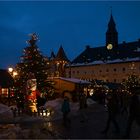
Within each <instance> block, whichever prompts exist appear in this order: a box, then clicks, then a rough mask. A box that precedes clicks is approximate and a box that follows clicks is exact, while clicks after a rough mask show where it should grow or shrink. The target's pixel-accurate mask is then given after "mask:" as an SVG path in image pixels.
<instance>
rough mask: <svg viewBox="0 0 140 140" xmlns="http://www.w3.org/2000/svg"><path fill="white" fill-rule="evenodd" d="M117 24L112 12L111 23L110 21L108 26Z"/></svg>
mask: <svg viewBox="0 0 140 140" xmlns="http://www.w3.org/2000/svg"><path fill="white" fill-rule="evenodd" d="M115 25H116V24H115V21H114V18H113V16H112V13H111V16H110V21H109V23H108V26H109V27H110V26H115Z"/></svg>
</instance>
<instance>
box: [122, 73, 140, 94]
mask: <svg viewBox="0 0 140 140" xmlns="http://www.w3.org/2000/svg"><path fill="white" fill-rule="evenodd" d="M122 85H123V86H124V88H125V90H127V91H129V92H130V93H131V90H132V89H134V88H135V87H140V78H139V76H137V75H134V74H132V75H129V76H128V78H127V79H126V80H125V81H124V82H123V83H122Z"/></svg>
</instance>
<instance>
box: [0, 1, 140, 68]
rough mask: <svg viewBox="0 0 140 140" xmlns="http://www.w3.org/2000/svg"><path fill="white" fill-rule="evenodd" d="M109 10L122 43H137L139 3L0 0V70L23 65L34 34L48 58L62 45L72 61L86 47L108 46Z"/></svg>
mask: <svg viewBox="0 0 140 140" xmlns="http://www.w3.org/2000/svg"><path fill="white" fill-rule="evenodd" d="M110 7H112V13H113V17H114V20H115V22H116V28H117V30H118V35H119V43H121V42H122V41H126V42H131V41H136V40H138V39H139V38H140V1H91V0H90V1H15V2H12V1H0V49H1V50H0V68H8V67H9V66H11V65H15V64H16V63H18V62H20V56H22V54H23V49H24V48H25V47H26V46H28V44H26V40H28V39H29V36H28V34H30V33H32V32H36V33H37V34H38V35H39V39H40V41H39V42H38V47H39V49H40V51H41V52H42V54H43V55H46V56H50V52H51V51H52V50H53V51H54V52H55V53H57V51H58V49H59V47H60V45H62V46H63V48H64V50H65V52H66V55H67V56H68V58H69V59H70V60H73V59H74V58H75V57H76V56H77V55H79V54H80V53H81V52H82V51H83V50H84V49H85V46H86V45H90V46H91V47H99V46H103V45H105V33H106V30H107V25H108V21H109V19H110V13H111V8H110Z"/></svg>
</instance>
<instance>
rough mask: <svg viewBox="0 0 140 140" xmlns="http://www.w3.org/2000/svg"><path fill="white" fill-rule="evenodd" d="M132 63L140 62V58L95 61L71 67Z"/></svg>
mask: <svg viewBox="0 0 140 140" xmlns="http://www.w3.org/2000/svg"><path fill="white" fill-rule="evenodd" d="M131 61H140V57H135V58H126V59H114V60H106V61H105V62H104V61H93V62H91V63H75V64H74V63H73V64H71V66H83V65H84V66H85V65H87V66H88V65H97V64H110V63H120V62H131Z"/></svg>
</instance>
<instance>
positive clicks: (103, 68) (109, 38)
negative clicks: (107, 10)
mask: <svg viewBox="0 0 140 140" xmlns="http://www.w3.org/2000/svg"><path fill="white" fill-rule="evenodd" d="M131 74H135V75H138V76H139V77H140V39H139V40H137V41H133V42H122V43H118V32H117V29H116V24H115V21H114V19H113V16H112V14H111V17H110V21H109V23H108V29H107V32H106V44H105V45H104V46H99V47H96V48H91V47H90V46H86V48H85V50H84V51H83V52H82V53H81V54H79V55H78V56H77V57H76V58H75V59H74V60H73V61H72V62H71V64H70V65H68V66H67V68H66V77H74V78H79V79H84V80H89V81H92V80H95V79H98V80H103V81H105V82H115V83H121V82H123V81H124V80H125V79H126V78H127V77H128V76H129V75H131Z"/></svg>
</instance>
